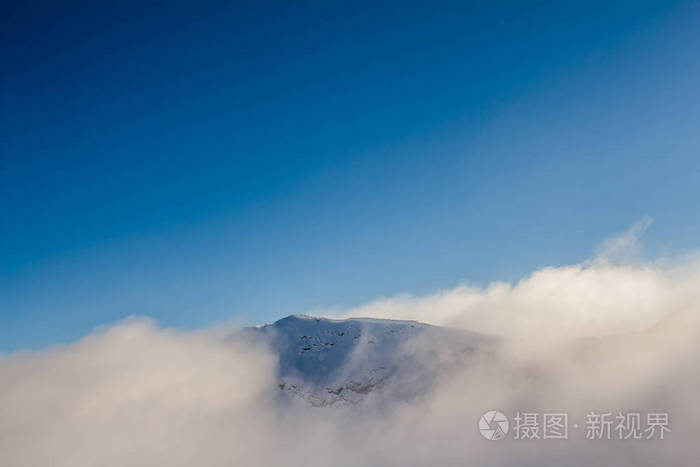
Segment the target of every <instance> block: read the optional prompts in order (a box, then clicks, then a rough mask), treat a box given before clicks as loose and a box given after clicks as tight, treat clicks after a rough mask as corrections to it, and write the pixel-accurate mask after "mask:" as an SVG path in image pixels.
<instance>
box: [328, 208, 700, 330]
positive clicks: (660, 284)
mask: <svg viewBox="0 0 700 467" xmlns="http://www.w3.org/2000/svg"><path fill="white" fill-rule="evenodd" d="M650 223H651V221H650V220H649V219H643V220H642V221H640V222H639V223H637V224H635V225H634V226H632V228H631V229H630V230H628V231H627V232H625V233H623V234H622V235H619V236H616V237H612V238H610V239H607V240H606V241H605V242H603V244H602V246H601V248H599V251H598V254H597V255H596V257H595V258H593V259H592V260H588V261H585V262H583V263H581V264H575V265H570V266H562V267H547V268H544V269H541V270H539V271H536V272H534V273H533V274H531V275H530V276H529V277H526V278H524V279H522V280H521V281H520V282H518V283H517V284H515V285H512V284H508V283H503V282H496V283H492V284H491V285H489V286H488V287H486V288H478V287H471V286H469V285H462V286H459V287H456V288H454V289H452V290H447V291H443V292H439V293H436V294H432V295H427V296H422V297H413V296H408V295H405V296H397V297H393V298H387V299H380V300H376V301H373V302H371V303H369V304H367V305H364V306H361V307H358V308H354V309H350V310H340V311H339V310H333V311H332V312H331V314H332V315H334V316H368V317H376V318H389V319H415V320H418V321H423V322H426V323H431V324H437V325H447V326H455V327H460V328H464V329H469V330H472V331H480V332H484V333H488V334H495V335H503V336H517V337H528V336H529V337H536V338H538V339H541V338H551V339H557V338H571V337H584V336H601V335H607V334H619V333H625V332H634V331H641V330H643V329H646V328H648V327H650V326H652V325H653V324H654V323H656V322H658V321H659V320H661V319H662V318H663V317H664V316H666V315H668V314H669V313H672V312H674V311H681V310H685V309H690V308H696V309H697V307H698V306H699V305H700V261H697V258H695V259H693V258H692V257H691V256H690V255H689V256H688V257H687V258H684V259H682V260H679V261H675V262H673V263H671V262H669V261H663V260H659V261H655V262H645V261H643V260H642V258H641V256H640V255H641V247H640V242H639V237H640V235H642V234H643V233H644V231H645V230H646V228H647V227H648V226H649V225H650Z"/></svg>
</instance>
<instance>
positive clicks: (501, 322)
mask: <svg viewBox="0 0 700 467" xmlns="http://www.w3.org/2000/svg"><path fill="white" fill-rule="evenodd" d="M643 227H644V225H642V226H641V227H640V226H639V225H638V226H635V227H633V229H632V230H630V232H627V233H625V234H624V235H622V236H620V237H615V238H613V239H610V240H608V241H606V242H604V245H603V247H601V249H600V250H599V252H598V253H597V255H596V256H595V257H594V258H592V259H591V260H589V261H586V262H584V263H582V264H578V265H570V266H565V267H553V268H545V269H542V270H539V271H536V272H534V273H533V274H531V275H530V276H529V277H526V278H524V279H523V280H521V281H520V282H518V283H517V284H505V283H498V284H492V285H490V286H488V287H486V288H484V289H480V288H477V287H470V286H466V285H465V286H460V287H458V288H456V289H454V290H449V291H445V292H442V293H437V294H433V295H430V296H425V297H408V296H405V297H395V298H390V299H382V300H377V301H375V302H372V303H369V304H367V305H365V306H362V307H359V308H356V309H351V310H329V311H326V313H327V314H332V315H338V314H350V315H355V316H359V315H363V316H375V317H389V318H401V319H418V320H421V321H426V322H430V323H435V324H443V325H450V326H454V327H460V328H463V329H469V330H472V331H478V332H482V333H488V334H493V335H497V336H500V337H502V339H501V340H500V341H499V342H500V344H499V345H497V347H496V348H495V349H494V348H490V349H488V351H486V350H482V351H479V352H477V353H476V355H475V356H473V358H470V359H469V360H468V361H466V360H465V361H464V362H462V363H461V364H458V365H456V366H450V367H449V368H448V367H445V368H448V369H445V370H444V371H443V374H441V375H440V377H439V378H438V380H437V382H436V383H435V384H434V385H433V387H432V388H431V390H429V391H428V392H427V393H425V394H421V395H420V396H419V397H417V398H415V399H413V400H411V401H410V403H408V402H402V401H397V402H396V403H394V404H386V398H381V399H380V398H375V397H372V395H370V397H368V398H367V400H366V401H365V402H364V403H362V404H360V405H357V406H351V407H340V408H313V407H310V406H308V405H306V404H304V403H303V402H301V401H300V402H299V403H298V404H292V405H280V404H279V403H278V401H277V399H276V398H275V391H276V383H277V381H276V378H275V364H276V359H275V357H274V356H273V355H272V354H271V352H270V351H269V350H268V349H266V348H265V347H264V346H263V345H262V344H261V343H256V342H251V341H249V340H240V339H239V340H233V341H232V340H230V339H226V338H225V336H226V335H228V333H229V330H222V329H207V330H199V331H196V332H179V331H175V330H171V329H164V328H162V327H160V326H159V325H158V324H157V323H155V322H153V321H151V320H149V319H148V318H130V319H127V320H125V321H121V322H118V323H114V324H112V325H109V326H106V327H103V328H101V329H98V330H96V331H95V332H94V333H92V334H91V335H89V336H86V337H85V338H83V339H81V340H79V341H78V342H74V343H71V344H67V345H64V346H57V347H54V348H51V349H48V350H46V351H41V352H20V353H15V354H11V355H7V356H4V357H2V358H0V466H1V467H24V466H27V467H43V466H53V465H57V466H71V467H83V466H85V467H88V466H89V467H95V466H105V467H111V466H115V467H116V466H120V467H124V466H173V467H177V466H198V467H213V466H246V467H247V466H264V465H294V466H297V465H298V466H334V465H338V466H357V465H372V466H377V465H379V466H381V465H387V466H389V465H391V466H394V465H396V466H405V465H421V466H442V465H445V466H447V465H455V466H456V465H460V466H495V465H504V466H535V465H546V466H609V465H615V466H635V467H637V466H642V465H649V466H662V465H663V466H692V465H696V464H697V458H698V457H699V456H700V448H699V447H698V443H697V441H696V440H695V438H696V436H697V434H698V433H700V404H699V403H698V394H699V393H700V375H699V373H698V368H699V365H698V364H699V363H700V345H699V344H698V343H699V342H700V320H699V319H698V316H699V310H700V298H699V294H700V268H699V267H698V263H697V262H696V261H695V260H694V259H693V257H692V255H687V256H686V257H684V258H680V259H678V258H677V259H675V260H672V261H671V260H668V259H666V260H655V261H645V260H643V259H641V258H640V256H639V254H638V253H639V252H638V246H639V245H638V236H639V234H640V233H641V232H642V231H643ZM407 345H408V346H415V347H413V348H414V349H415V348H421V349H425V348H426V347H428V348H429V347H430V346H431V345H432V343H431V342H409V343H407ZM436 349H437V351H438V353H439V352H444V351H445V350H444V346H440V347H439V348H438V347H436ZM407 350H409V349H407ZM427 354H428V352H426V355H427ZM445 358H454V356H449V357H448V356H446V357H445ZM426 360H427V359H426ZM440 360H441V356H440V355H438V356H437V358H436V356H435V354H434V353H432V354H431V357H430V359H429V360H427V361H426V362H425V364H426V365H436V364H439V362H440ZM441 368H442V367H441ZM389 388H390V387H389ZM380 400H381V401H382V403H381V407H380V406H378V404H379V403H380V402H379V401H380ZM491 409H496V410H500V411H502V412H504V413H505V414H506V415H507V416H508V417H509V418H510V419H511V425H512V422H513V420H512V417H513V415H514V414H515V413H516V412H538V413H547V412H565V413H567V414H568V416H569V424H570V425H571V426H570V428H569V436H568V438H569V439H567V440H544V439H541V440H516V439H514V438H513V436H512V433H509V434H508V436H507V437H506V439H503V440H500V441H490V440H487V439H484V438H483V437H482V436H481V435H480V434H479V431H478V428H477V422H478V420H479V417H480V415H481V414H482V413H484V412H486V411H487V410H491ZM617 411H622V412H639V413H641V414H643V415H644V414H646V413H649V412H665V413H668V414H669V428H670V429H671V432H670V433H667V434H666V436H665V439H663V440H661V439H649V440H647V439H639V440H635V439H628V440H622V441H619V440H615V439H613V440H607V439H603V440H599V439H586V418H585V416H586V414H587V413H590V412H598V413H602V412H613V413H615V412H617ZM574 423H577V424H578V425H579V427H578V428H574V427H573V424H574Z"/></svg>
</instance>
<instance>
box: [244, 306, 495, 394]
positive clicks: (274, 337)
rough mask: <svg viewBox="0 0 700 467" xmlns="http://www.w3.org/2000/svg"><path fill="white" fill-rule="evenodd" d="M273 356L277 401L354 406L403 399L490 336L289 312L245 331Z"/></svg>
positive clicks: (463, 359)
mask: <svg viewBox="0 0 700 467" xmlns="http://www.w3.org/2000/svg"><path fill="white" fill-rule="evenodd" d="M244 334H245V335H246V336H248V337H250V338H253V339H255V340H259V339H263V340H264V341H265V342H266V343H267V344H268V345H270V347H271V348H272V349H273V351H274V352H275V353H276V354H277V356H278V358H279V364H278V368H277V377H278V379H279V383H278V386H277V387H278V389H279V396H280V398H281V399H282V400H286V401H294V400H296V399H297V398H301V399H303V400H306V401H307V402H308V403H310V404H311V405H313V406H317V407H326V406H336V405H354V404H357V403H359V402H361V401H363V400H365V399H367V398H370V397H371V398H374V399H377V398H381V397H384V396H387V395H388V394H390V397H391V399H392V400H397V399H399V400H410V399H411V398H414V397H420V396H421V395H422V394H425V392H426V391H428V390H429V389H430V387H431V386H432V384H433V383H434V382H435V380H436V378H437V377H438V375H439V374H440V372H441V371H442V370H444V369H445V367H446V366H452V365H458V364H463V363H465V362H466V361H468V360H469V359H470V358H471V357H473V356H474V354H475V352H476V351H477V350H480V349H481V350H483V349H485V348H486V349H487V348H489V347H490V345H489V344H491V343H492V342H493V339H492V338H490V337H487V336H482V335H479V334H474V333H468V332H464V331H460V330H455V329H450V328H444V327H438V326H432V325H428V324H423V323H419V322H416V321H395V320H383V319H372V318H351V319H345V320H333V319H327V318H316V317H312V316H304V315H292V316H288V317H286V318H283V319H281V320H279V321H277V322H275V323H274V324H269V325H264V326H259V327H255V328H247V329H246V330H244Z"/></svg>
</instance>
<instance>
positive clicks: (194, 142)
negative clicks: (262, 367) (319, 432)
mask: <svg viewBox="0 0 700 467" xmlns="http://www.w3.org/2000/svg"><path fill="white" fill-rule="evenodd" d="M15 3H16V4H14V5H12V4H9V3H6V4H4V5H3V7H2V8H3V10H4V11H3V13H2V14H1V15H0V17H1V18H2V19H0V21H1V22H2V24H0V30H1V33H0V34H2V41H3V44H4V46H3V47H2V51H0V54H1V56H2V57H1V58H2V62H3V67H2V70H1V71H0V72H1V73H2V74H1V76H2V79H1V81H0V85H1V88H0V195H1V196H0V216H1V218H0V351H13V350H17V349H23V348H42V347H46V346H48V345H51V344H53V343H57V342H65V341H69V340H73V339H75V338H77V337H79V336H81V335H84V334H85V333H87V332H89V331H90V330H91V329H93V328H94V327H95V326H98V325H100V324H103V323H107V322H113V321H115V320H118V319H121V318H123V317H125V316H129V315H133V314H147V315H150V316H153V317H155V318H156V319H157V320H158V321H159V322H161V323H162V324H164V325H166V326H176V327H181V328H193V327H199V326H205V325H207V324H210V323H216V322H221V321H228V320H232V319H234V320H236V319H237V320H242V321H243V322H248V323H257V322H265V321H272V320H275V319H277V318H279V317H281V316H285V315H288V314H291V313H299V312H304V311H308V310H311V309H314V308H319V307H320V308H323V307H332V306H341V307H342V306H352V305H356V304H360V303H363V302H366V301H367V300H370V299H373V298H376V297H379V296H389V295H393V294H397V293H406V292H407V293H414V294H423V293H428V292H431V291H435V290H439V289H442V288H448V287H453V286H455V285H457V284H459V283H460V282H463V281H466V282H470V283H475V284H486V283H488V282H490V281H493V280H508V281H515V280H518V279H519V278H521V277H523V276H524V275H526V274H528V273H529V272H532V271H533V270H536V269H537V268H541V267H543V266H548V265H560V264H568V263H574V262H579V261H582V260H584V259H585V258H587V257H589V256H590V254H591V252H592V251H593V250H594V249H595V247H596V245H597V244H598V243H599V242H600V241H601V240H602V239H603V238H604V237H606V236H608V235H610V234H613V233H616V232H620V231H623V230H625V229H626V228H627V227H629V226H630V225H631V224H633V223H634V222H635V221H638V220H639V219H640V218H643V217H644V216H650V217H651V218H653V219H654V221H655V223H654V226H653V227H652V228H651V229H650V230H649V232H648V233H647V234H646V237H645V245H646V248H647V253H648V254H650V255H652V256H655V255H660V254H675V253H678V252H683V251H687V250H689V249H693V248H696V247H697V246H698V243H699V242H698V238H700V189H699V188H698V187H699V186H700V183H699V182H700V157H699V155H700V154H699V149H700V131H699V130H698V128H699V126H700V87H699V86H698V85H697V83H698V82H700V56H699V55H698V50H700V8H698V5H697V3H696V4H695V5H693V4H692V3H683V2H631V1H630V2H599V3H596V2H579V3H576V2H551V3H549V2H538V3H537V4H536V5H533V4H528V3H527V2H514V3H508V2H502V3H498V2H462V3H458V2H456V3H451V2H450V3H447V2H437V3H436V2H430V3H428V2H421V3H419V4H410V3H407V2H397V3H382V4H381V5H380V6H377V5H376V2H370V3H366V4H362V3H360V2H351V4H347V3H341V2H328V1H325V2H279V3H264V2H250V3H241V2H177V3H178V5H177V6H172V5H168V6H167V7H166V6H165V4H162V5H158V4H156V3H155V2H146V3H148V4H149V5H146V6H144V5H142V4H141V3H138V2H133V3H131V2H115V4H113V5H108V4H107V3H108V2H85V3H81V2H69V3H71V4H70V5H65V4H64V5H58V2H54V3H52V2H48V3H44V2H33V3H32V4H31V5H26V4H23V3H25V2H15ZM117 3H118V5H117ZM292 3H294V4H292Z"/></svg>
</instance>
